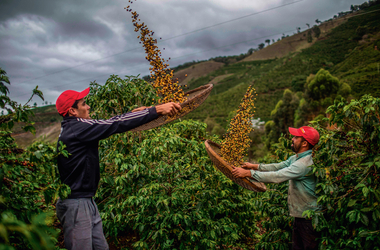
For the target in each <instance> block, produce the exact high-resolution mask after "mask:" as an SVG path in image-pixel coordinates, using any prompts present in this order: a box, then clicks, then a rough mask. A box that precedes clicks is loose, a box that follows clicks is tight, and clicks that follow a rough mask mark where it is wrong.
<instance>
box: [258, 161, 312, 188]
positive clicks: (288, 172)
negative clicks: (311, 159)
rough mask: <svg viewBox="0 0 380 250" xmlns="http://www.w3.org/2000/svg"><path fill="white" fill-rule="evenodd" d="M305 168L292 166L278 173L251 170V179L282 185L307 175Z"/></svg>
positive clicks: (297, 165)
mask: <svg viewBox="0 0 380 250" xmlns="http://www.w3.org/2000/svg"><path fill="white" fill-rule="evenodd" d="M305 171H306V169H305V167H304V166H302V165H299V164H294V163H293V164H291V165H290V166H289V167H285V168H282V169H280V170H278V171H270V172H260V171H255V170H251V177H252V178H253V179H255V180H257V181H260V182H264V183H280V182H284V181H288V180H292V179H297V178H299V177H302V176H304V175H305Z"/></svg>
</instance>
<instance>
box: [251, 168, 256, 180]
mask: <svg viewBox="0 0 380 250" xmlns="http://www.w3.org/2000/svg"><path fill="white" fill-rule="evenodd" d="M250 171H251V177H252V178H253V175H254V174H255V170H252V169H251V170H250Z"/></svg>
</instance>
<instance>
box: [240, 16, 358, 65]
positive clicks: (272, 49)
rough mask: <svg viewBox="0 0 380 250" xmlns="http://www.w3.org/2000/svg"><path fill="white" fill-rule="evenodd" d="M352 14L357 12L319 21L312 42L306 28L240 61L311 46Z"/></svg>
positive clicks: (275, 55) (277, 54) (273, 57)
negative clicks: (318, 32) (308, 39)
mask: <svg viewBox="0 0 380 250" xmlns="http://www.w3.org/2000/svg"><path fill="white" fill-rule="evenodd" d="M354 15H357V13H352V14H349V15H346V16H344V17H341V18H339V19H335V20H331V21H325V22H323V23H321V24H320V25H319V29H320V30H321V35H320V37H319V38H318V39H315V37H314V36H313V42H311V43H308V42H307V32H308V31H309V29H308V30H305V31H303V32H300V33H298V34H294V35H292V36H289V37H286V38H284V39H282V40H281V41H278V42H275V43H273V44H271V45H269V46H267V47H265V48H264V49H262V50H259V51H256V52H254V53H253V54H252V55H250V56H248V57H246V58H244V59H243V60H242V61H256V60H267V59H275V58H276V57H277V58H281V57H284V56H286V55H288V54H289V53H294V52H298V51H301V50H303V49H306V48H308V47H310V46H312V45H313V44H314V43H315V42H316V41H318V40H323V39H325V37H326V35H327V34H328V33H329V32H330V30H332V29H333V28H335V27H337V26H339V25H341V24H342V23H344V22H346V21H347V20H348V18H350V17H352V16H354Z"/></svg>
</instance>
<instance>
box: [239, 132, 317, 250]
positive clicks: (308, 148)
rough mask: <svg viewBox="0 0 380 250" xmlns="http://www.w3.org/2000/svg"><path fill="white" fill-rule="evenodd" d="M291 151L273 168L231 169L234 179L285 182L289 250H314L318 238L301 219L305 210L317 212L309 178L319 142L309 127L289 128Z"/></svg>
mask: <svg viewBox="0 0 380 250" xmlns="http://www.w3.org/2000/svg"><path fill="white" fill-rule="evenodd" d="M289 132H290V134H292V135H293V136H294V137H293V139H292V142H293V143H292V145H291V148H292V150H293V151H294V152H295V153H296V154H295V155H293V156H291V157H289V159H287V160H286V161H283V162H281V163H274V164H252V163H249V162H245V163H244V164H243V166H242V168H235V169H233V170H232V174H233V176H234V177H235V178H238V177H239V178H243V177H248V178H252V179H255V180H257V181H260V182H264V183H280V182H284V181H289V190H288V206H289V213H290V216H292V217H294V218H295V219H294V224H293V235H292V241H293V244H292V249H317V248H318V244H317V242H316V238H317V236H318V234H317V233H316V232H315V230H314V229H313V226H312V224H311V220H309V219H305V217H304V216H303V215H302V214H303V212H304V211H306V210H314V211H317V210H319V206H318V205H317V196H316V194H315V186H316V185H317V179H316V177H315V175H314V174H312V168H311V166H312V165H313V164H314V163H313V159H312V148H313V147H314V146H315V145H316V144H317V143H318V141H319V133H318V131H317V130H315V129H314V128H312V127H308V126H303V127H301V128H298V129H297V128H289Z"/></svg>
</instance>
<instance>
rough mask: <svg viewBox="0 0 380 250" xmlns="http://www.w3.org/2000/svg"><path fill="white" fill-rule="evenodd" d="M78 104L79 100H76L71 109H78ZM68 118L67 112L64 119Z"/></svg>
mask: <svg viewBox="0 0 380 250" xmlns="http://www.w3.org/2000/svg"><path fill="white" fill-rule="evenodd" d="M78 103H79V100H76V101H75V102H74V104H73V106H71V107H72V108H75V109H77V108H78ZM69 116H70V115H69V112H67V114H66V115H65V116H64V117H69Z"/></svg>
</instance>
